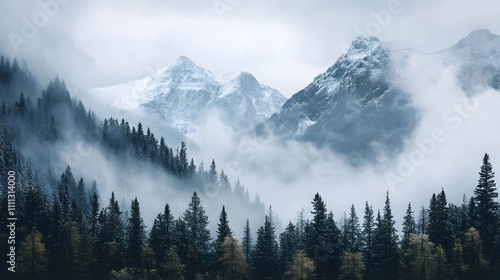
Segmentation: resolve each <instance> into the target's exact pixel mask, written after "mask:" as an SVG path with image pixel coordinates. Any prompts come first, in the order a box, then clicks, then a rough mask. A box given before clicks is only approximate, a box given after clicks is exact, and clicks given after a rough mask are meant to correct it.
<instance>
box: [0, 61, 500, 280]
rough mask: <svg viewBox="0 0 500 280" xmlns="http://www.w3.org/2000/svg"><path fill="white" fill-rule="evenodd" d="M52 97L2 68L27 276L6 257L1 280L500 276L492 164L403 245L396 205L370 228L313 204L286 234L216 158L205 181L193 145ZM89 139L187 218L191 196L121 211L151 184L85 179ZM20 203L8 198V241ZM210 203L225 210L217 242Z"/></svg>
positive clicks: (2, 199) (5, 167)
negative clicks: (122, 196) (190, 151)
mask: <svg viewBox="0 0 500 280" xmlns="http://www.w3.org/2000/svg"><path fill="white" fill-rule="evenodd" d="M40 88H41V86H40V85H39V84H38V83H37V81H36V79H34V78H33V77H31V75H30V74H29V72H28V71H27V70H26V69H23V68H22V67H20V66H19V64H18V63H17V62H12V63H11V62H10V61H8V60H7V59H5V58H1V59H0V93H1V96H2V104H1V107H0V180H1V182H6V181H7V175H8V172H9V171H14V172H15V173H16V180H17V182H16V185H17V189H16V215H17V218H18V225H17V228H16V272H15V274H12V272H9V271H8V270H7V264H6V262H7V256H6V254H4V253H2V254H1V255H0V262H1V263H2V267H3V268H2V270H1V272H0V277H1V278H2V279H11V278H13V275H14V278H15V279H496V278H495V275H499V273H500V208H499V205H498V201H497V197H498V192H497V190H496V184H495V181H494V172H493V168H492V166H491V163H490V159H489V156H488V155H487V154H485V156H484V158H483V162H482V166H481V169H480V172H479V180H478V184H477V186H475V190H474V196H472V197H471V198H470V199H467V198H465V196H464V199H463V202H462V203H461V204H460V205H455V204H453V203H450V202H448V201H447V199H446V194H445V191H444V190H442V191H441V192H439V193H437V194H433V195H432V196H431V199H430V203H429V205H428V206H422V207H421V208H420V209H419V210H418V215H417V218H415V216H416V215H415V213H414V210H413V208H412V206H411V204H408V208H407V211H406V213H405V215H404V222H403V225H402V232H401V234H400V235H399V234H398V233H397V231H396V229H395V221H394V214H393V213H392V210H391V204H390V199H389V195H388V194H387V195H386V201H385V206H384V208H383V209H382V210H381V211H380V210H378V211H377V212H375V211H374V209H373V208H372V206H371V205H370V204H369V202H366V205H365V209H364V215H363V218H362V221H360V218H358V216H357V213H356V209H355V208H354V206H352V207H351V209H350V211H349V214H348V215H346V216H345V217H344V218H343V219H342V220H341V222H340V223H338V222H337V221H336V220H335V219H334V214H333V212H331V211H328V209H327V206H326V204H325V202H324V201H323V198H322V197H321V195H320V194H318V193H317V194H315V195H313V194H311V198H312V205H311V206H309V207H310V213H311V218H310V219H309V218H307V217H306V215H305V211H304V210H303V211H302V212H300V215H299V217H298V218H297V220H296V221H293V222H292V221H290V222H289V223H288V224H287V226H286V228H285V229H284V230H280V232H278V230H277V226H278V222H277V218H276V217H277V215H276V213H274V212H273V211H272V208H271V207H270V208H269V210H268V211H267V212H266V210H265V208H264V206H263V203H262V202H261V201H260V200H259V199H255V200H253V201H252V200H250V199H249V196H248V192H247V191H245V188H244V187H243V185H242V184H241V183H240V182H239V181H237V182H236V183H235V184H234V187H233V186H232V185H231V183H230V182H229V178H228V176H227V175H226V174H225V173H224V171H223V170H221V171H220V173H219V172H218V170H217V166H216V163H215V160H213V161H212V162H211V164H210V166H209V167H208V168H207V170H205V167H204V165H203V163H200V164H198V166H196V165H195V163H194V159H189V158H188V156H187V147H186V145H185V144H184V143H181V144H180V147H179V148H175V149H174V148H172V147H170V146H168V145H167V143H165V140H164V139H163V138H162V137H160V139H158V138H156V137H155V135H154V134H153V132H152V131H150V130H149V129H146V132H145V131H144V128H143V127H142V124H140V123H139V124H138V125H137V126H136V127H131V126H130V125H129V123H128V122H127V121H126V120H121V121H119V120H116V119H113V118H109V119H104V120H99V119H98V117H97V116H96V115H95V114H94V113H93V112H92V111H91V110H87V109H86V108H85V106H84V105H83V103H82V102H79V101H78V100H75V99H72V98H71V97H70V95H69V92H68V91H67V89H66V87H65V85H64V82H63V81H61V80H60V79H59V78H56V79H55V80H54V81H52V82H51V83H49V85H48V86H47V87H46V89H45V90H43V91H41V90H39V89H40ZM39 91H41V94H40V93H39ZM82 141H83V143H86V144H85V145H87V148H88V149H94V150H96V151H99V152H102V153H104V154H105V158H106V159H111V161H112V162H114V163H119V164H120V167H121V168H124V169H125V170H132V169H130V168H131V166H141V167H143V168H146V169H154V170H159V171H158V173H151V174H163V175H162V176H165V177H162V178H165V181H164V182H163V183H164V184H165V186H167V185H168V188H169V191H166V192H165V193H172V194H173V193H174V192H175V193H184V194H186V195H188V196H189V197H190V200H186V201H184V202H182V203H183V204H184V205H187V207H185V208H184V209H182V211H179V216H178V217H177V218H175V217H174V213H173V212H174V209H173V207H172V205H174V203H175V204H176V205H177V203H179V201H177V200H178V199H179V198H180V197H181V196H175V195H172V196H168V195H165V196H162V197H161V198H160V199H164V201H163V202H162V205H161V206H160V207H162V208H163V209H161V211H160V213H158V211H157V213H158V214H157V215H156V217H155V218H154V219H152V221H145V220H144V219H143V211H142V210H143V209H144V208H145V207H147V206H150V205H148V204H149V203H150V202H146V203H144V202H143V204H141V200H140V199H138V198H134V199H131V202H127V203H122V205H120V203H119V202H118V199H117V196H118V195H119V192H129V193H132V197H134V196H135V195H134V193H136V192H141V190H143V189H144V188H146V187H147V186H146V185H136V186H135V188H130V186H128V187H127V188H126V189H124V188H123V186H121V185H120V184H118V185H116V186H112V190H113V191H111V192H110V193H108V192H106V191H104V192H103V191H102V190H105V188H104V187H102V186H101V185H112V183H110V180H109V179H108V181H106V182H100V181H104V180H105V178H101V179H102V180H99V179H100V178H87V177H86V176H83V175H82V176H75V175H76V174H85V173H84V171H83V170H80V169H83V168H85V167H86V166H85V165H81V164H80V163H79V162H78V161H73V163H75V164H74V166H71V164H66V163H67V162H65V161H64V160H63V159H64V157H62V158H61V154H64V151H62V149H63V148H64V147H65V146H66V145H65V144H67V143H80V142H82ZM95 164H96V165H97V164H98V163H97V162H96V163H95ZM155 172H156V171H155ZM56 174H57V175H56ZM59 174H60V175H59ZM112 175H113V174H112ZM121 175H122V173H121V174H116V175H115V176H121ZM89 182H91V183H89ZM111 182H115V181H111ZM116 182H123V181H119V180H118V181H116ZM165 188H167V187H165ZM473 188H474V186H471V189H473ZM106 190H107V189H106ZM108 195H109V199H108V198H107V197H108ZM277 195H279V196H283V197H284V198H285V197H286V194H277ZM213 201H217V202H218V203H214V202H213ZM7 202H8V198H7V192H6V189H5V188H2V191H1V192H0V205H1V206H0V210H1V211H0V234H2V236H7V234H8V232H7V230H8V229H7V225H6V222H7V217H8V213H7V205H8V203H7ZM229 203H230V204H231V208H229V207H227V208H226V206H227V204H229ZM207 205H210V207H211V208H217V210H218V211H217V212H218V214H219V217H218V219H217V220H215V221H217V225H216V227H215V228H216V230H215V231H211V230H210V222H209V215H208V214H207V212H208V211H207V210H206V208H207ZM234 205H239V207H233V206H234ZM302 206H303V207H307V206H306V205H302ZM297 210H300V206H298V209H297ZM402 214H403V213H398V214H397V215H402ZM245 215H248V217H244V216H245ZM255 215H257V216H259V217H260V218H254V216H255ZM308 216H309V215H308ZM230 217H233V218H230ZM234 217H238V218H237V219H235V218H234ZM211 218H212V219H214V217H213V216H212V217H211ZM146 224H150V225H151V226H150V229H149V230H146ZM235 225H238V226H235ZM255 230H256V231H255ZM236 236H241V238H239V239H238V238H237V237H236ZM6 240H7V239H6V238H2V239H1V240H0V246H1V248H0V250H1V252H7V248H8V247H7V246H8V244H7V241H6Z"/></svg>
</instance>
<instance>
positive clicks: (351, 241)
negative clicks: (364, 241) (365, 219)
mask: <svg viewBox="0 0 500 280" xmlns="http://www.w3.org/2000/svg"><path fill="white" fill-rule="evenodd" d="M344 236H345V238H344V240H345V244H344V249H345V250H346V251H348V252H351V253H357V252H359V251H360V249H361V229H360V226H359V219H358V216H357V215H356V209H355V208H354V204H353V205H351V211H350V213H349V218H348V219H347V221H346V223H345V225H344Z"/></svg>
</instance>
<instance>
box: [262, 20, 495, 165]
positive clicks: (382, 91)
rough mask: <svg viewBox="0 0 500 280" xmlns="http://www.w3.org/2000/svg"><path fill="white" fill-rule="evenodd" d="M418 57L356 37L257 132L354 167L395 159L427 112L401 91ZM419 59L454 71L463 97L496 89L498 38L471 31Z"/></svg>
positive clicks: (408, 79)
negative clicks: (311, 147)
mask: <svg viewBox="0 0 500 280" xmlns="http://www.w3.org/2000/svg"><path fill="white" fill-rule="evenodd" d="M415 54H419V55H422V53H420V52H418V51H415V50H411V49H398V48H397V45H394V44H385V43H382V42H380V41H379V40H378V39H377V38H375V37H373V36H370V37H365V36H360V37H357V38H356V39H355V40H354V41H353V42H352V45H351V47H350V49H349V50H348V51H347V53H345V54H343V55H342V56H340V58H339V59H338V60H337V61H336V62H335V63H334V64H333V66H331V67H330V68H328V69H327V70H326V72H324V73H322V74H320V75H318V76H317V77H316V78H314V80H313V81H312V82H311V83H310V84H309V85H308V86H307V87H305V88H304V89H302V90H300V91H299V92H297V93H296V94H294V95H293V96H292V97H291V98H290V99H289V100H288V101H287V102H286V103H285V104H284V105H283V107H282V109H281V110H280V111H279V112H277V113H276V114H274V115H273V116H272V117H271V118H270V120H269V121H268V122H266V123H265V125H261V126H258V127H257V128H258V129H257V131H258V132H260V133H263V134H265V133H266V128H269V129H270V130H271V131H272V132H275V133H278V134H281V135H284V136H286V139H290V138H292V139H297V140H302V141H307V142H312V143H314V144H316V145H317V146H326V147H329V148H330V149H332V150H333V151H335V152H337V153H339V154H342V155H345V156H346V157H347V158H348V160H349V161H350V162H351V163H354V164H356V163H359V162H367V161H373V160H377V158H379V157H380V156H381V155H382V156H391V155H396V154H398V152H400V151H402V150H403V148H404V145H405V143H406V141H407V140H409V139H410V138H411V135H412V133H413V132H414V131H415V128H416V127H417V125H418V124H419V121H420V119H421V114H422V113H423V112H424V111H425V109H426V108H417V107H416V105H415V104H414V102H413V100H412V96H410V94H409V92H405V91H407V90H408V84H407V83H408V82H409V81H411V80H415V79H418V78H419V77H407V76H405V75H407V74H405V70H404V69H405V67H406V66H405V65H407V64H408V63H411V62H410V61H411V59H410V58H411V57H414V56H415ZM423 55H424V56H426V57H428V58H430V59H431V60H434V61H436V63H438V64H440V65H443V66H444V67H448V66H452V68H453V69H455V68H456V69H458V73H457V75H458V77H457V80H458V81H459V85H460V86H461V87H462V89H463V91H464V92H465V93H466V94H468V95H471V94H474V93H475V92H478V91H480V89H481V88H484V87H492V88H495V89H499V88H500V36H497V35H495V34H492V33H491V32H489V31H488V30H475V31H472V32H471V33H470V34H469V35H468V36H467V37H466V38H464V39H462V40H460V41H459V42H458V43H457V44H455V45H454V46H452V47H450V48H449V49H446V50H443V51H440V52H436V53H430V54H423ZM443 69H444V68H443ZM412 75H420V73H413V74H412Z"/></svg>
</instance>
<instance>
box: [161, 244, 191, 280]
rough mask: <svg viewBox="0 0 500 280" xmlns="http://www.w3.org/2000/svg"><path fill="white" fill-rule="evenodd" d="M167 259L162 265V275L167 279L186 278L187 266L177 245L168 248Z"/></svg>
mask: <svg viewBox="0 0 500 280" xmlns="http://www.w3.org/2000/svg"><path fill="white" fill-rule="evenodd" d="M165 260H166V261H165V264H163V266H162V271H163V275H162V276H164V277H165V279H178V280H184V271H185V266H184V265H183V264H182V263H181V259H180V258H179V255H178V254H177V249H176V248H175V247H170V248H169V249H168V250H167V254H166V256H165Z"/></svg>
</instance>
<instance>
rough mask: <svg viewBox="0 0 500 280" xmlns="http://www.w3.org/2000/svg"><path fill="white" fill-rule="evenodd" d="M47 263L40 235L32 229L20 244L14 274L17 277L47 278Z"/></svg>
mask: <svg viewBox="0 0 500 280" xmlns="http://www.w3.org/2000/svg"><path fill="white" fill-rule="evenodd" d="M47 263H48V261H47V255H46V252H45V245H44V244H43V242H42V235H41V234H40V233H39V232H38V231H36V230H35V231H32V232H31V233H30V234H28V236H27V237H26V239H25V240H24V242H23V243H22V245H21V250H20V252H19V262H18V270H17V271H16V275H17V276H18V278H19V279H41V280H42V279H47V276H46V275H47Z"/></svg>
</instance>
